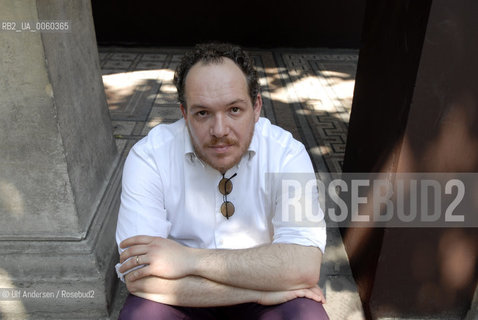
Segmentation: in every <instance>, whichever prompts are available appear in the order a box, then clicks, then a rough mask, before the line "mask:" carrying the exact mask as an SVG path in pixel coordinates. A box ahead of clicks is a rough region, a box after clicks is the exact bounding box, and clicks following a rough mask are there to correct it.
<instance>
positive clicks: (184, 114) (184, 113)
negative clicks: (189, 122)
mask: <svg viewBox="0 0 478 320" xmlns="http://www.w3.org/2000/svg"><path fill="white" fill-rule="evenodd" d="M179 108H180V109H181V113H182V114H183V118H184V120H186V107H184V105H183V104H182V103H181V104H180V105H179Z"/></svg>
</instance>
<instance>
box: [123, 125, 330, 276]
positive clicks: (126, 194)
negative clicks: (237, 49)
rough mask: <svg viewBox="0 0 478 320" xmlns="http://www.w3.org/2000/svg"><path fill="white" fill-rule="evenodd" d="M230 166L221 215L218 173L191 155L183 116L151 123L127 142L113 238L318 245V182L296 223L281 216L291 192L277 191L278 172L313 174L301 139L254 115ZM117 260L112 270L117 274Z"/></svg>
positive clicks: (238, 245)
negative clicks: (249, 134) (227, 205)
mask: <svg viewBox="0 0 478 320" xmlns="http://www.w3.org/2000/svg"><path fill="white" fill-rule="evenodd" d="M236 173H237V175H236V176H235V177H234V178H232V180H231V182H232V185H233V189H232V191H231V193H230V194H228V195H227V200H228V201H230V202H232V203H233V205H234V207H235V212H234V215H233V216H232V217H230V218H229V219H226V218H225V217H224V216H223V215H222V214H221V210H220V208H221V205H222V204H223V202H224V199H223V195H222V194H221V193H220V192H219V189H218V184H219V181H220V180H221V179H222V178H223V176H222V174H221V173H220V172H218V171H217V170H215V169H213V168H211V167H210V166H209V165H207V164H205V163H204V162H203V161H201V160H200V159H199V158H198V157H197V156H196V155H195V153H194V149H193V146H192V144H191V140H190V136H189V133H188V130H187V127H186V124H185V121H184V119H181V120H178V121H177V122H175V123H172V124H168V125H158V126H156V127H155V128H153V129H152V130H151V131H150V133H149V134H148V135H147V136H146V137H145V138H143V139H142V140H140V141H139V142H138V143H136V144H135V145H134V146H133V148H132V149H131V151H130V153H129V155H128V157H127V159H126V162H125V166H124V170H123V181H122V194H121V206H120V210H119V215H118V224H117V229H116V241H117V243H118V245H119V243H120V242H121V241H123V240H125V239H127V238H129V237H132V236H136V235H149V236H159V237H164V238H169V239H172V240H175V241H177V242H179V243H181V244H183V245H185V246H188V247H193V248H207V249H242V248H251V247H254V246H258V245H261V244H269V243H293V244H299V245H304V246H315V247H318V248H319V249H320V250H321V251H322V252H324V250H325V243H326V231H325V223H324V220H323V213H322V211H321V209H320V207H319V201H318V194H317V190H316V188H314V189H313V192H311V194H308V195H306V196H308V197H312V206H313V207H312V208H311V210H312V211H311V212H309V213H311V214H310V215H303V214H302V215H300V219H299V220H300V222H298V220H297V219H295V220H294V215H293V214H292V215H284V203H285V204H286V205H285V207H287V206H288V203H287V202H284V199H283V198H284V196H287V193H288V192H289V191H287V190H282V189H283V188H282V187H283V185H281V179H278V177H280V174H289V173H290V174H297V175H298V176H300V178H299V180H301V179H303V177H304V175H306V176H307V175H309V176H310V177H312V178H313V179H315V174H314V169H313V166H312V163H311V161H310V158H309V156H308V154H307V151H306V150H305V147H304V146H303V144H302V143H300V142H299V141H297V140H295V139H294V138H293V137H292V135H291V134H290V133H289V132H287V131H285V130H283V129H281V128H279V127H277V126H274V125H272V124H271V123H270V121H269V120H267V119H265V118H260V119H259V121H258V122H257V123H256V125H255V129H254V135H253V138H252V141H251V144H250V146H249V148H248V151H247V152H246V154H245V155H244V156H243V157H242V159H241V161H240V162H239V163H238V164H237V165H236V166H234V167H233V168H231V169H229V170H228V171H227V172H226V174H225V177H226V178H229V177H231V176H233V175H234V174H236ZM271 181H272V182H271ZM274 181H275V182H274ZM271 183H272V185H271ZM281 188H282V189H281ZM296 210H297V209H296ZM304 210H306V208H304ZM307 210H308V209H307ZM295 214H296V212H295ZM284 217H285V218H287V217H289V218H291V217H292V219H290V220H288V219H286V220H284ZM295 217H296V218H297V216H295ZM307 217H319V218H320V219H319V220H320V221H318V220H317V219H313V222H311V221H304V220H303V219H307ZM120 251H121V249H120ZM119 266H120V264H118V265H117V266H116V270H117V272H118V276H119V277H120V278H121V279H123V274H121V273H120V272H119V271H118V268H119Z"/></svg>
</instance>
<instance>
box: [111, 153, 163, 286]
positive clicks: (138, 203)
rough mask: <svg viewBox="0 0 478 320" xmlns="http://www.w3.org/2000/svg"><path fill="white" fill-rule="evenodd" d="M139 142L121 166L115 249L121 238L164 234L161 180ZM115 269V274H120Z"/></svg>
mask: <svg viewBox="0 0 478 320" xmlns="http://www.w3.org/2000/svg"><path fill="white" fill-rule="evenodd" d="M139 146H140V144H137V145H136V146H135V147H133V148H132V150H131V152H130V153H129V155H128V157H127V159H126V162H125V165H124V169H123V179H122V191H121V205H120V210H119V214H118V222H117V227H116V243H117V245H118V250H119V252H120V253H121V252H122V249H121V248H119V244H120V243H121V241H123V240H125V239H127V238H130V237H133V236H136V235H149V236H159V237H164V238H167V237H168V235H169V231H170V228H171V223H170V222H169V221H168V219H167V214H166V209H165V206H164V193H163V184H162V181H161V176H160V174H159V171H158V170H157V168H156V167H155V163H154V161H153V160H152V158H151V157H148V154H147V153H146V152H145V151H144V150H142V149H141V148H140V147H139ZM119 266H120V264H117V266H116V270H117V273H118V277H120V278H121V279H122V280H123V275H122V274H121V273H120V272H119V271H118V268H119Z"/></svg>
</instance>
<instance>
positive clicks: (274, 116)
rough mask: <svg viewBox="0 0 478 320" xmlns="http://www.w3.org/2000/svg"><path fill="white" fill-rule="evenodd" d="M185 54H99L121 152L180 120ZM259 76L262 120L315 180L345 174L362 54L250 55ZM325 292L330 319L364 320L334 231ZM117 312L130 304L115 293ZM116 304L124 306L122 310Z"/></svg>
mask: <svg viewBox="0 0 478 320" xmlns="http://www.w3.org/2000/svg"><path fill="white" fill-rule="evenodd" d="M184 51H185V49H172V48H168V49H165V48H112V47H103V48H101V47H100V48H99V53H100V65H101V68H102V72H103V82H104V86H105V92H106V97H107V100H108V104H109V110H110V115H111V118H112V121H113V129H114V135H115V137H116V141H117V145H118V149H119V150H120V151H121V152H122V154H123V156H125V155H126V154H127V152H128V151H129V149H130V148H131V146H132V145H133V144H134V143H135V142H136V141H138V140H139V139H141V138H142V137H143V136H145V135H146V134H147V133H148V132H149V130H151V128H153V127H154V126H155V125H158V124H160V123H171V122H173V121H175V120H177V119H179V118H180V117H181V113H180V111H179V107H178V103H177V100H176V89H175V87H174V85H173V83H172V79H173V75H174V70H175V68H176V66H177V64H178V62H179V60H180V58H181V56H182V55H183V53H184ZM249 52H250V54H251V55H252V57H253V58H254V61H255V64H256V68H257V70H258V72H259V77H260V83H261V87H262V96H263V101H264V107H263V116H265V117H267V118H268V119H270V120H271V122H272V123H274V124H277V125H279V126H281V127H283V128H285V129H287V130H289V131H290V132H292V134H293V135H294V136H295V137H296V138H297V139H298V140H300V141H302V142H303V143H304V145H305V146H306V148H307V150H308V152H309V154H310V156H311V158H312V160H313V163H314V166H315V169H316V171H317V172H318V176H319V177H320V178H321V179H323V180H327V179H330V175H333V174H334V173H340V172H341V168H342V162H343V157H344V151H345V142H346V137H347V126H348V120H349V114H350V109H351V104H352V96H353V88H354V78H355V72H356V65H357V58H358V52H357V51H354V50H333V49H316V50H312V49H308V50H295V49H290V50H289V49H280V50H251V51H249ZM327 236H328V243H327V248H326V253H325V255H324V263H323V266H322V271H321V281H320V283H319V284H320V286H321V287H322V288H323V289H324V291H325V294H326V297H327V301H328V302H327V304H326V305H325V307H326V309H327V312H328V313H329V315H330V318H331V319H347V320H352V319H363V312H362V308H361V304H360V299H359V298H358V294H357V289H356V285H355V282H354V280H353V277H352V274H351V271H350V267H349V264H348V259H347V256H346V254H345V250H344V248H343V244H342V240H341V237H340V233H339V232H338V229H337V228H336V226H334V225H333V224H331V223H329V224H328V228H327ZM118 296H119V298H118V299H117V302H116V303H117V306H116V307H115V308H114V309H115V310H114V312H113V315H112V319H113V318H115V317H116V315H117V312H118V306H120V305H121V301H122V299H124V296H125V290H124V287H120V289H119V292H118ZM118 301H119V302H118Z"/></svg>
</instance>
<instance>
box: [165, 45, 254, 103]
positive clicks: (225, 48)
mask: <svg viewBox="0 0 478 320" xmlns="http://www.w3.org/2000/svg"><path fill="white" fill-rule="evenodd" d="M224 58H229V59H231V60H232V61H234V63H236V65H237V66H238V67H239V68H240V69H241V70H242V72H243V73H244V75H245V76H246V79H247V86H248V89H249V96H250V97H251V101H252V103H253V104H254V103H255V101H256V98H257V94H258V93H259V81H258V79H257V72H256V70H255V69H254V63H253V61H252V59H251V58H250V57H249V55H248V54H247V53H246V52H245V51H244V50H243V49H242V48H240V47H239V46H236V45H232V44H228V43H206V44H198V45H196V46H195V47H194V49H193V50H191V51H189V52H187V53H186V54H185V55H184V56H183V58H182V59H181V62H180V64H179V65H178V67H177V68H176V72H175V74H174V84H175V86H176V89H177V90H178V100H179V102H180V103H182V104H183V105H184V106H186V99H185V97H184V86H185V82H186V76H187V75H188V72H189V70H190V69H191V67H192V66H193V65H195V64H196V63H197V62H202V63H205V64H210V63H221V62H223V59H224Z"/></svg>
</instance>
